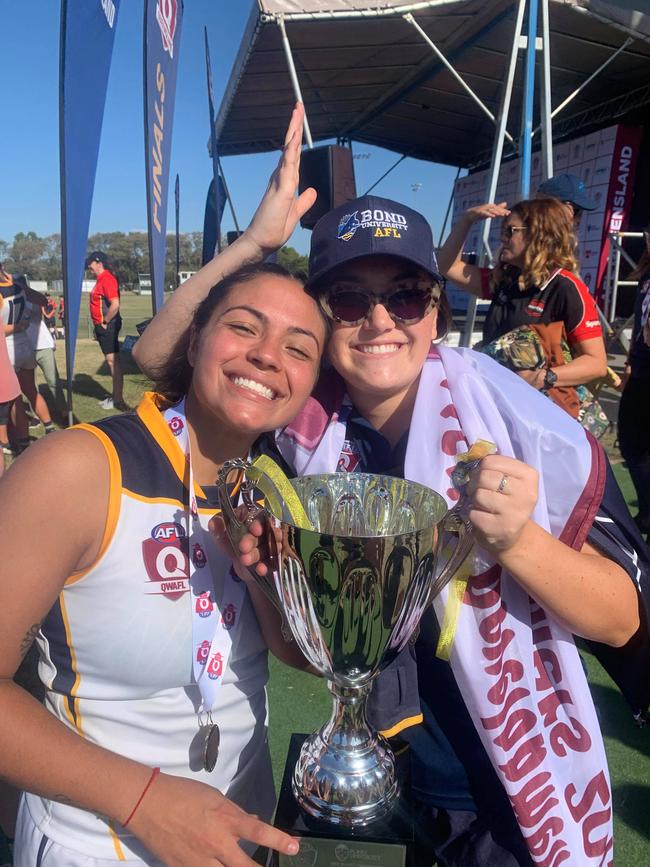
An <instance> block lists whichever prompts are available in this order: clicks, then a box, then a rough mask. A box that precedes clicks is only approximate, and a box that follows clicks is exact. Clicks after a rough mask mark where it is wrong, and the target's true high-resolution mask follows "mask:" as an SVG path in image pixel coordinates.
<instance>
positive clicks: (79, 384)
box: [72, 373, 111, 400]
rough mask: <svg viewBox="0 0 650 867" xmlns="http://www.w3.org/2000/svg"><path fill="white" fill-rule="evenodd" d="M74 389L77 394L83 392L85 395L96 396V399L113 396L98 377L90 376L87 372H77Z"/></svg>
mask: <svg viewBox="0 0 650 867" xmlns="http://www.w3.org/2000/svg"><path fill="white" fill-rule="evenodd" d="M72 389H73V391H74V393H75V394H81V395H83V396H84V397H94V398H95V400H104V398H105V397H110V396H111V392H110V391H107V390H106V389H105V388H104V386H103V385H100V384H99V383H98V382H97V380H96V379H93V377H92V376H88V374H87V373H77V374H75V378H74V381H73V383H72Z"/></svg>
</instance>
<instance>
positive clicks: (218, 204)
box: [203, 27, 224, 264]
mask: <svg viewBox="0 0 650 867" xmlns="http://www.w3.org/2000/svg"><path fill="white" fill-rule="evenodd" d="M203 37H204V39H205V70H206V76H207V80H208V109H209V112H210V155H211V157H212V182H213V186H212V187H211V189H212V193H213V195H214V197H215V202H214V213H215V214H216V216H217V226H216V234H217V238H216V248H215V250H216V252H217V253H220V252H221V216H222V214H223V209H224V201H223V198H224V188H223V184H222V183H221V182H220V180H219V146H218V144H217V135H216V132H215V128H214V119H215V115H214V91H213V89H212V66H211V64H210V46H209V45H208V28H207V27H204V28H203ZM209 199H210V192H208V200H209ZM207 208H208V205H207V203H206V213H207ZM203 250H204V256H205V252H206V248H205V241H204V243H203ZM215 250H213V251H212V254H211V255H210V256H209V258H208V261H209V260H210V259H212V257H213V256H214V253H215ZM204 264H205V259H204Z"/></svg>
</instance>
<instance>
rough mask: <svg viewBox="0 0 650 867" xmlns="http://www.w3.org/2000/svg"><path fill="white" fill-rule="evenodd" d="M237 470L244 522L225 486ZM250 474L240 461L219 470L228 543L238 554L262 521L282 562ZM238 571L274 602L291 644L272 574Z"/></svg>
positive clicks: (285, 618)
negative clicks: (255, 522)
mask: <svg viewBox="0 0 650 867" xmlns="http://www.w3.org/2000/svg"><path fill="white" fill-rule="evenodd" d="M234 470H238V471H239V472H240V474H241V484H240V489H239V490H240V493H241V497H242V500H243V501H244V503H243V505H244V508H245V509H246V517H245V519H244V520H241V519H240V518H239V516H238V515H237V514H236V512H235V510H234V509H233V506H232V501H231V499H230V495H229V494H228V488H227V484H226V482H227V479H228V476H229V475H230V473H231V472H233V471H234ZM250 470H251V464H250V463H249V462H248V461H244V460H241V459H240V458H237V459H235V460H232V461H226V463H225V464H224V465H223V466H222V467H221V469H220V470H219V477H218V479H217V494H218V497H219V506H220V508H221V517H222V518H223V523H224V526H225V528H226V533H227V534H228V539H229V540H230V544H231V545H232V548H233V551H237V547H238V545H239V542H240V541H241V539H242V538H243V537H244V536H245V535H246V533H248V528H249V526H250V524H251V522H252V521H253V520H255V518H257V519H259V520H260V521H261V522H262V524H263V525H264V527H265V531H266V532H265V537H266V541H267V544H268V546H269V550H272V551H273V554H274V557H275V560H276V561H278V562H279V556H278V555H279V552H278V549H277V542H276V538H275V533H274V527H273V523H272V520H273V519H272V516H271V515H270V513H269V512H268V511H267V510H266V509H265V508H264V507H263V506H260V505H258V504H257V503H256V502H255V501H254V499H253V491H254V484H253V483H252V482H251V481H250V480H249V479H248V478H247V477H246V473H247V472H249V471H250ZM239 568H240V569H245V570H246V572H248V574H249V575H250V576H251V578H253V580H254V581H255V584H256V585H257V586H258V587H259V589H260V590H261V591H262V593H264V595H265V596H266V598H267V599H268V600H269V602H271V603H272V605H273V606H274V607H275V608H276V610H277V611H278V613H279V614H280V618H281V623H280V629H281V631H282V637H283V638H284V640H285V641H286V642H289V641H292V640H293V635H292V633H291V629H290V628H289V623H288V621H287V617H286V614H285V613H284V608H283V606H282V602H281V601H280V597H279V596H278V593H277V590H276V587H275V579H274V576H273V572H272V571H271V570H269V572H268V573H267V574H266V575H264V576H262V575H258V574H257V572H256V570H255V569H254V568H253V567H251V566H243V565H242V564H241V563H240V564H239Z"/></svg>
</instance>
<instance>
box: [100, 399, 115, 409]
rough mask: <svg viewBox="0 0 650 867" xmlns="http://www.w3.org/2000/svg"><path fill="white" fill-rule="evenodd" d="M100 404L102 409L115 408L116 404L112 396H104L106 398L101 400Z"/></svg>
mask: <svg viewBox="0 0 650 867" xmlns="http://www.w3.org/2000/svg"><path fill="white" fill-rule="evenodd" d="M99 405H100V406H101V408H102V409H115V404H114V403H113V398H112V397H106V398H104V400H100V401H99Z"/></svg>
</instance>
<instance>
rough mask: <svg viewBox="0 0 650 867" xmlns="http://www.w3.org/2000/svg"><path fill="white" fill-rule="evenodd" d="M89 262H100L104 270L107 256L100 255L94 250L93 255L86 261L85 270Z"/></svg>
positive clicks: (104, 254) (99, 251)
mask: <svg viewBox="0 0 650 867" xmlns="http://www.w3.org/2000/svg"><path fill="white" fill-rule="evenodd" d="M91 262H101V264H102V265H103V266H104V268H105V267H106V266H107V265H108V256H107V255H106V253H102V251H101V250H95V252H94V253H91V254H90V255H89V256H88V258H87V259H86V268H87V267H88V266H89V265H90V263H91Z"/></svg>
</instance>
